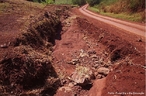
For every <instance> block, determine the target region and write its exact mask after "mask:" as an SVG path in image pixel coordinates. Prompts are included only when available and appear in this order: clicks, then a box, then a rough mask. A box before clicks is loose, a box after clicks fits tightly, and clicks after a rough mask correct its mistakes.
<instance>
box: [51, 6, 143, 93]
mask: <svg viewBox="0 0 146 96" xmlns="http://www.w3.org/2000/svg"><path fill="white" fill-rule="evenodd" d="M72 12H73V14H76V15H77V16H80V17H81V18H76V19H75V20H77V22H74V23H73V25H72V26H70V27H69V28H70V29H69V30H67V31H66V32H64V33H63V35H62V39H61V40H60V41H56V42H57V43H56V46H58V47H56V49H55V51H54V53H53V56H54V57H55V58H57V60H59V61H60V62H61V63H60V62H59V61H58V62H57V64H58V66H61V67H59V68H58V69H61V70H64V71H66V72H65V73H67V76H68V75H71V73H72V71H73V70H74V66H73V65H68V64H66V62H67V60H70V59H71V56H70V55H71V54H72V53H76V52H75V51H74V50H79V49H81V48H82V49H86V46H87V45H86V44H85V43H84V42H83V40H81V39H80V38H81V37H82V34H86V36H87V37H88V38H89V39H91V38H92V40H93V41H92V42H95V43H99V44H100V45H99V46H100V48H99V47H98V46H96V47H94V48H93V49H94V50H96V52H97V53H98V52H101V53H102V52H104V51H106V52H108V56H105V58H108V60H110V61H113V62H112V64H113V66H112V67H113V71H112V72H111V73H109V74H108V76H107V77H106V78H104V79H100V80H99V79H97V80H95V81H94V83H93V87H92V88H91V89H90V91H88V90H86V91H87V92H85V93H84V91H83V92H82V91H80V93H79V96H86V95H87V96H88V95H89V96H114V95H115V96H133V95H136V94H141V96H144V94H145V71H144V69H145V67H144V66H145V39H144V38H143V37H140V36H137V35H135V34H131V33H127V32H125V31H124V30H121V29H118V28H115V27H114V26H110V25H108V24H105V23H102V22H99V21H97V20H94V19H92V18H90V17H87V16H85V15H83V14H81V13H80V12H79V11H78V9H76V8H74V9H73V10H72ZM89 21H90V22H89ZM76 25H77V26H78V27H75V26H76ZM79 29H80V30H79ZM75 30H79V31H75ZM74 31H75V32H74ZM101 34H104V36H103V37H102V36H101ZM100 36H101V38H100ZM100 39H101V40H100ZM63 42H67V43H65V46H64V43H63ZM79 45H80V46H79ZM59 46H60V47H59ZM81 46H82V47H81ZM90 49H91V48H87V50H90ZM101 49H102V50H101ZM103 50H104V51H103ZM62 53H63V54H62ZM59 54H60V55H59ZM61 54H62V55H61ZM102 54H103V53H102ZM117 55H119V57H118V56H117ZM100 56H101V54H100ZM112 56H113V58H114V57H117V58H115V59H113V58H112ZM108 60H107V61H108ZM54 61H56V59H55V60H54ZM64 61H65V62H64ZM105 61H106V60H105ZM55 65H56V63H55ZM61 70H60V71H61ZM99 86H100V87H99ZM101 86H102V87H101ZM64 90H65V89H64ZM72 90H73V89H72ZM69 92H70V91H69ZM134 92H135V93H134ZM63 93H64V92H63ZM63 93H62V92H59V93H58V94H57V96H60V95H59V94H63ZM71 94H73V93H72V92H71V93H65V94H63V95H64V96H70V95H71ZM81 94H84V95H81Z"/></svg>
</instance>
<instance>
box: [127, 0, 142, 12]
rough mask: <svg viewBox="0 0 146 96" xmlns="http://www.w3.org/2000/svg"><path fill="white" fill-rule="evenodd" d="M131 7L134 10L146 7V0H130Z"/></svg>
mask: <svg viewBox="0 0 146 96" xmlns="http://www.w3.org/2000/svg"><path fill="white" fill-rule="evenodd" d="M128 3H129V7H130V10H131V11H132V12H135V11H138V10H139V9H145V0H129V2H128Z"/></svg>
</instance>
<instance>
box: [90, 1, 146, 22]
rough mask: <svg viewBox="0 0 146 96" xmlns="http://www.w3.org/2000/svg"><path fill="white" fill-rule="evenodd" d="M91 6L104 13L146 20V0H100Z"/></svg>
mask: <svg viewBox="0 0 146 96" xmlns="http://www.w3.org/2000/svg"><path fill="white" fill-rule="evenodd" d="M89 1H90V0H89ZM90 6H91V7H90V8H89V9H90V10H92V11H96V12H98V13H100V14H103V15H108V16H111V17H116V18H121V19H126V20H130V21H138V22H145V0H99V2H98V3H94V4H90Z"/></svg>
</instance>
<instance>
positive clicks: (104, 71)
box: [97, 67, 110, 76]
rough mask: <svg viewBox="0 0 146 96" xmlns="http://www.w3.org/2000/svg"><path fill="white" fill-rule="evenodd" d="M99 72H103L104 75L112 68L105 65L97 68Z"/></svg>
mask: <svg viewBox="0 0 146 96" xmlns="http://www.w3.org/2000/svg"><path fill="white" fill-rule="evenodd" d="M97 72H98V73H99V74H102V75H104V76H107V75H108V74H109V72H110V70H109V69H108V68H105V67H100V68H99V69H98V70H97Z"/></svg>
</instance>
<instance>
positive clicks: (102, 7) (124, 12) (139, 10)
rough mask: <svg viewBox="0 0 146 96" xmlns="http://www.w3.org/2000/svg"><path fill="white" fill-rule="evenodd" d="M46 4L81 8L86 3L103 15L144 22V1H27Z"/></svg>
mask: <svg viewBox="0 0 146 96" xmlns="http://www.w3.org/2000/svg"><path fill="white" fill-rule="evenodd" d="M28 1H33V2H39V3H47V4H74V5H79V6H82V5H84V4H86V3H88V4H89V5H90V7H89V9H90V10H92V11H95V12H98V13H100V14H103V15H108V16H111V17H116V18H121V19H126V20H130V21H138V22H145V0H28Z"/></svg>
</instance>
